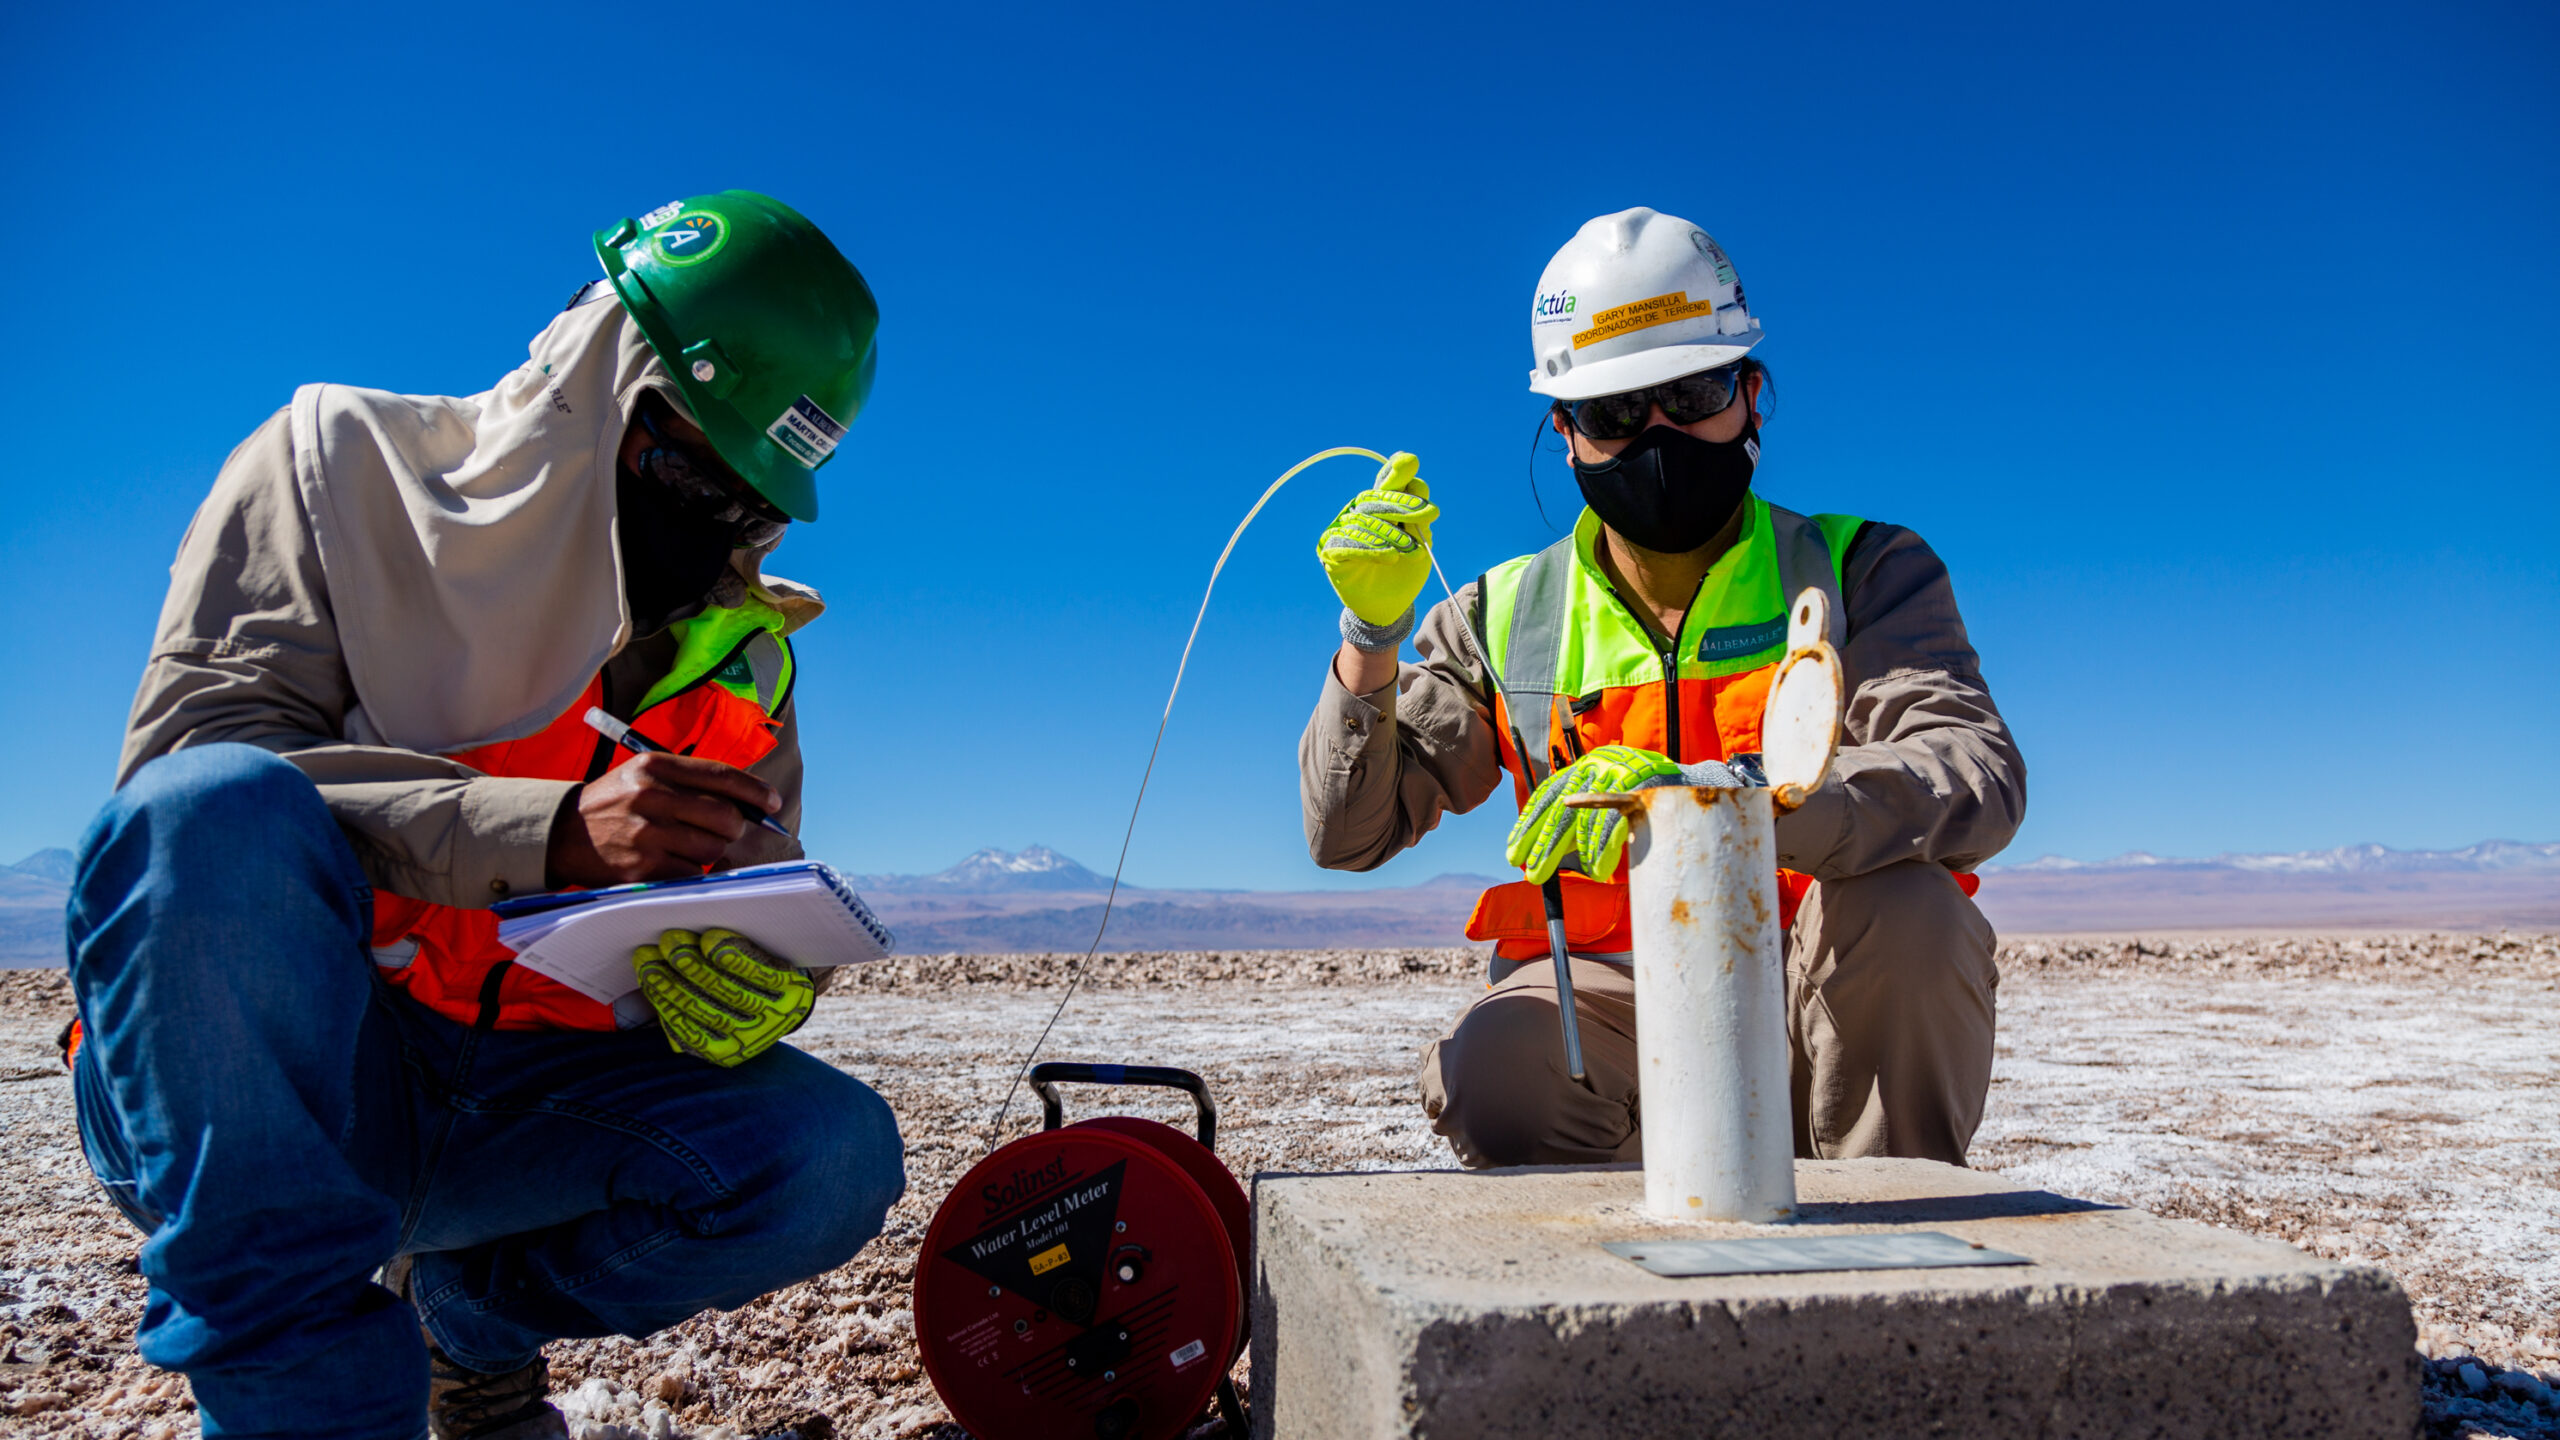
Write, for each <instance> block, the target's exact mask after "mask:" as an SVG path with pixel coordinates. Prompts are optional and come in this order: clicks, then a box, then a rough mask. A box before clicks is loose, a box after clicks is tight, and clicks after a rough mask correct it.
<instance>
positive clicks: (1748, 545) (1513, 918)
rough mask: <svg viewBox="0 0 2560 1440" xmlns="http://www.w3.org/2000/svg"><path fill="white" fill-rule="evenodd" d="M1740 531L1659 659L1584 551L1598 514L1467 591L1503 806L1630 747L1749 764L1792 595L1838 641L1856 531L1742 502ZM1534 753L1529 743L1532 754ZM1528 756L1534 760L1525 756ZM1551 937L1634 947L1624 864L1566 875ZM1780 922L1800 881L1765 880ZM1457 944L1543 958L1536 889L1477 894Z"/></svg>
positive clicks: (1511, 887) (1577, 944) (1782, 648)
mask: <svg viewBox="0 0 2560 1440" xmlns="http://www.w3.org/2000/svg"><path fill="white" fill-rule="evenodd" d="M1745 504H1746V507H1747V508H1746V511H1745V514H1744V516H1743V528H1742V533H1741V535H1740V536H1739V537H1738V538H1736V539H1735V541H1734V543H1733V547H1732V548H1731V549H1729V550H1727V551H1725V553H1724V554H1723V555H1722V556H1721V557H1719V558H1718V559H1717V560H1716V563H1715V564H1714V565H1713V566H1711V567H1709V569H1708V571H1707V576H1706V579H1705V581H1704V582H1703V583H1701V584H1700V585H1699V587H1698V595H1697V598H1696V599H1695V600H1693V601H1691V602H1690V605H1689V613H1688V615H1687V617H1686V618H1685V619H1684V620H1683V621H1682V623H1681V626H1680V635H1679V638H1678V639H1677V640H1675V641H1674V642H1673V643H1672V644H1671V645H1670V646H1669V647H1667V648H1666V647H1664V646H1662V645H1660V644H1658V643H1657V642H1656V641H1655V639H1654V636H1653V632H1652V631H1651V630H1648V629H1647V628H1645V626H1644V625H1643V623H1642V622H1640V621H1638V620H1637V619H1636V617H1635V613H1634V612H1633V611H1631V610H1629V609H1628V608H1627V603H1626V602H1625V601H1624V600H1622V599H1620V598H1619V597H1618V596H1617V594H1616V593H1615V592H1614V591H1612V590H1611V589H1610V588H1609V582H1608V580H1607V578H1606V577H1605V576H1604V575H1602V573H1601V571H1600V567H1599V564H1598V562H1597V561H1596V560H1595V559H1594V558H1593V546H1594V545H1595V544H1596V543H1597V542H1598V540H1599V535H1600V521H1599V517H1597V516H1595V515H1593V514H1592V513H1591V512H1590V511H1589V510H1588V509H1586V510H1584V511H1583V512H1582V518H1581V519H1580V520H1579V521H1577V522H1576V523H1575V525H1574V527H1573V533H1572V534H1571V535H1568V536H1566V537H1565V538H1564V539H1561V540H1558V541H1557V542H1556V543H1555V544H1553V545H1550V546H1548V547H1547V548H1546V549H1544V550H1541V551H1539V552H1538V553H1537V554H1535V555H1524V556H1522V557H1520V558H1519V559H1517V560H1511V561H1507V562H1505V563H1504V564H1502V565H1500V566H1497V567H1496V568H1494V569H1493V570H1490V571H1488V572H1486V574H1485V576H1484V578H1483V579H1482V580H1480V581H1479V582H1477V584H1478V594H1479V599H1478V601H1477V603H1478V605H1479V606H1480V607H1481V608H1480V610H1479V611H1478V615H1477V626H1476V633H1477V634H1479V635H1482V636H1483V637H1484V643H1485V645H1486V647H1487V648H1488V649H1490V650H1492V651H1493V653H1494V656H1495V657H1496V662H1497V663H1498V664H1499V665H1500V667H1501V672H1502V690H1503V693H1504V694H1507V695H1508V696H1509V697H1510V699H1511V700H1512V701H1513V702H1516V703H1517V704H1518V705H1519V706H1520V708H1521V711H1522V712H1523V713H1522V714H1521V715H1520V717H1519V718H1520V721H1521V722H1522V723H1521V734H1522V735H1523V736H1525V737H1526V741H1527V744H1528V745H1529V747H1530V750H1531V752H1532V753H1530V754H1528V755H1526V756H1524V755H1521V754H1520V753H1519V752H1518V750H1517V749H1516V748H1515V746H1514V745H1513V743H1512V734H1513V732H1512V717H1511V715H1510V712H1509V710H1508V709H1507V708H1506V707H1505V706H1504V704H1503V700H1502V696H1501V695H1499V694H1498V695H1496V696H1494V697H1493V702H1494V709H1495V717H1494V718H1495V721H1496V725H1497V729H1498V730H1499V731H1500V739H1499V740H1498V741H1497V744H1498V746H1499V748H1500V753H1501V757H1502V766H1503V768H1504V769H1505V770H1508V771H1509V772H1511V783H1512V789H1513V792H1514V798H1515V799H1516V800H1517V801H1519V802H1520V803H1522V804H1524V805H1525V804H1526V803H1527V801H1528V798H1529V794H1530V792H1531V791H1533V790H1535V789H1536V788H1537V787H1538V784H1539V782H1541V781H1543V780H1545V779H1546V778H1547V776H1548V774H1549V773H1551V772H1552V771H1554V770H1555V769H1557V768H1558V767H1560V766H1563V765H1567V764H1570V763H1572V762H1573V761H1574V760H1576V759H1579V758H1581V757H1582V756H1583V755H1585V754H1588V753H1589V752H1591V751H1592V750H1596V749H1598V748H1599V747H1600V746H1603V745H1632V746H1635V747H1636V748H1638V749H1642V750H1651V751H1654V752H1656V753H1658V754H1663V755H1668V756H1670V757H1671V758H1672V759H1674V760H1677V761H1682V762H1688V761H1696V760H1722V759H1725V758H1727V757H1729V756H1734V755H1746V754H1757V753H1759V750H1760V712H1761V709H1762V708H1763V707H1764V706H1765V705H1766V704H1767V702H1768V698H1769V685H1770V682H1771V681H1772V680H1774V679H1775V678H1776V677H1777V669H1778V662H1779V661H1780V660H1782V659H1784V658H1785V656H1786V648H1787V609H1788V606H1789V604H1790V603H1791V601H1792V600H1793V598H1794V597H1795V596H1796V595H1797V594H1798V593H1799V592H1801V591H1802V590H1804V589H1805V588H1806V587H1808V586H1811V587H1814V588H1816V589H1819V590H1821V591H1822V593H1823V595H1824V597H1825V598H1826V599H1828V600H1829V601H1830V602H1831V631H1832V633H1831V643H1832V644H1833V645H1835V646H1836V645H1842V644H1845V643H1846V642H1847V638H1848V619H1847V617H1848V607H1847V606H1845V605H1843V604H1842V603H1841V598H1840V573H1841V562H1842V560H1843V558H1844V557H1845V556H1846V555H1847V554H1848V552H1849V545H1850V542H1852V541H1853V540H1855V539H1856V538H1857V536H1858V532H1859V531H1860V530H1861V529H1862V528H1864V526H1865V524H1866V522H1865V521H1864V520H1861V519H1859V518H1858V517H1857V516H1854V515H1812V516H1806V515H1798V514H1796V513H1795V512H1793V511H1791V510H1782V509H1780V508H1779V507H1777V506H1775V505H1772V504H1770V503H1769V502H1768V501H1766V500H1763V499H1761V498H1760V497H1759V496H1758V495H1756V494H1754V495H1752V496H1750V497H1749V498H1748V499H1747V500H1746V501H1745ZM1541 742H1543V744H1541ZM1541 752H1543V753H1541ZM1562 878H1563V881H1564V930H1565V940H1566V942H1567V943H1568V944H1570V945H1571V946H1572V948H1573V949H1575V950H1576V951H1580V952H1585V953H1590V954H1603V955H1606V954H1614V953H1622V952H1625V951H1628V950H1631V949H1633V948H1634V939H1633V936H1632V934H1631V933H1630V930H1629V925H1628V908H1627V888H1626V886H1627V871H1626V867H1625V866H1624V865H1621V866H1620V867H1619V869H1618V873H1617V874H1616V875H1615V876H1613V877H1612V878H1611V879H1609V880H1608V881H1606V882H1603V881H1598V880H1593V879H1591V878H1590V877H1589V876H1586V875H1580V874H1575V873H1573V872H1571V871H1567V872H1565V873H1564V875H1563V877H1562ZM1778 880H1779V908H1780V912H1781V921H1780V923H1781V924H1792V923H1793V922H1794V919H1795V911H1796V906H1797V905H1798V904H1799V903H1800V902H1801V901H1802V900H1803V898H1804V895H1805V892H1806V890H1807V889H1808V888H1810V886H1811V885H1812V883H1813V882H1812V880H1811V878H1810V877H1808V876H1804V875H1799V874H1797V873H1795V872H1794V871H1790V870H1781V871H1779V872H1778ZM1467 938H1468V939H1470V940H1492V941H1496V942H1498V943H1497V945H1496V946H1495V949H1496V952H1497V953H1499V954H1500V955H1501V956H1502V957H1503V958H1505V959H1508V960H1525V959H1531V958H1535V957H1538V956H1542V955H1544V954H1546V953H1547V912H1546V906H1545V902H1544V901H1543V900H1542V898H1541V897H1540V895H1539V893H1538V887H1537V886H1536V885H1533V884H1530V883H1529V882H1528V881H1525V880H1521V881H1515V882H1513V883H1511V884H1508V885H1497V886H1494V887H1493V888H1492V889H1490V890H1487V891H1485V892H1484V894H1483V895H1482V896H1481V897H1479V898H1478V899H1477V901H1476V908H1475V913H1474V914H1472V915H1471V916H1469V917H1468V919H1467Z"/></svg>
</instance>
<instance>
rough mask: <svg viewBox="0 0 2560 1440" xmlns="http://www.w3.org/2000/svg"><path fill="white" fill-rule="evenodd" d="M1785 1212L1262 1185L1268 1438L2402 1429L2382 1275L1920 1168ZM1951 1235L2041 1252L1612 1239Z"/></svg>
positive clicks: (2366, 1432)
mask: <svg viewBox="0 0 2560 1440" xmlns="http://www.w3.org/2000/svg"><path fill="white" fill-rule="evenodd" d="M1796 1187H1797V1193H1798V1197H1799V1202H1800V1203H1799V1214H1800V1216H1801V1219H1800V1221H1799V1222H1798V1223H1797V1224H1795V1225H1792V1226H1774V1225H1712V1224H1669V1223H1665V1222H1661V1221H1656V1220H1653V1219H1652V1218H1650V1217H1649V1216H1647V1215H1646V1214H1645V1212H1644V1176H1643V1173H1642V1171H1641V1170H1640V1169H1638V1168H1637V1167H1634V1166H1610V1167H1605V1168H1589V1169H1586V1168H1578V1167H1577V1168H1567V1167H1543V1166H1542V1167H1530V1168H1524V1169H1517V1170H1488V1171H1472V1172H1470V1171H1419V1172H1414V1171H1408V1172H1394V1173H1369V1174H1347V1175H1282V1174H1264V1175H1259V1176H1256V1177H1255V1179H1254V1222H1255V1242H1254V1260H1255V1268H1256V1277H1255V1284H1254V1300H1253V1397H1254V1404H1253V1409H1254V1434H1255V1435H1256V1436H1257V1437H1259V1440H1317V1437H1322V1440H1369V1437H1381V1440H1383V1437H1388V1436H1415V1437H1433V1440H1460V1437H1464V1440H1499V1437H1507V1436H1519V1437H1535V1440H1570V1437H1577V1436H1608V1437H1611V1440H1638V1437H1645V1440H1650V1437H1656V1436H1679V1437H1690V1436H1720V1435H1731V1436H1750V1437H1754V1440H1758V1437H1779V1436H1817V1435H1819V1436H1852V1435H1854V1436H1858V1437H1862V1440H1866V1437H1890V1436H1904V1435H1910V1436H1950V1437H1969V1440H1998V1437H2007V1436H2018V1437H2027V1436H2035V1437H2043V1440H2099V1437H2119V1436H2122V1437H2134V1436H2141V1437H2154V1440H2169V1437H2187V1436H2194V1437H2200V1440H2201V1437H2213V1440H2229V1437H2241V1436H2284V1437H2288V1440H2292V1437H2302V1436H2312V1435H2318V1436H2324V1437H2346V1440H2360V1437H2376V1440H2379V1437H2385V1436H2388V1437H2390V1440H2408V1437H2409V1436H2411V1435H2412V1434H2414V1433H2415V1431H2416V1427H2417V1424H2418V1372H2419V1360H2418V1355H2417V1351H2416V1348H2415V1346H2416V1341H2417V1331H2416V1326H2415V1325H2414V1323H2413V1322H2412V1320H2411V1317H2410V1312H2409V1301H2408V1297H2407V1296H2406V1295H2405V1294H2403V1293H2402V1292H2401V1289H2400V1286H2399V1283H2398V1282H2397V1281H2395V1280H2394V1279H2392V1277H2391V1276H2390V1275H2389V1274H2388V1273H2387V1272H2385V1271H2382V1270H2380V1269H2376V1268H2374V1267H2371V1266H2364V1265H2340V1264H2333V1263H2331V1262H2329V1261H2326V1260H2322V1259H2320V1258H2319V1257H2317V1256H2314V1255H2307V1254H2304V1253H2303V1252H2301V1251H2299V1250H2296V1249H2294V1248H2293V1247H2291V1246H2289V1245H2284V1244H2280V1243H2277V1242H2274V1241H2270V1240H2262V1239H2258V1238H2255V1237H2252V1236H2246V1235H2240V1234H2237V1233H2234V1232H2232V1231H2228V1230H2218V1229H2214V1228H2212V1227H2210V1226H2205V1225H2196V1224H2190V1223H2187V1222H2183V1221H2175V1220H2163V1219H2161V1218H2159V1217H2157V1216H2154V1215H2149V1214H2145V1213H2143V1212H2141V1211H2138V1210H2128V1209H2121V1208H2116V1207H2112V1206H2103V1205H2094V1204H2089V1203H2087V1202H2083V1201H2077V1200H2071V1199H2067V1198H2065V1197H2063V1196H2059V1195H2054V1194H2050V1193H2047V1192H2044V1191H2039V1190H2032V1189H2026V1188H2023V1187H2021V1186H2019V1185H2016V1184H2014V1183H2011V1182H2007V1181H2003V1180H2001V1179H2000V1178H1999V1177H1998V1176H1995V1175H1986V1174H1982V1173H1979V1172H1976V1171H1971V1170H1963V1169H1958V1168H1956V1167H1953V1166H1948V1165H1939V1164H1935V1163H1933V1162H1930V1161H1925V1160H1843V1161H1800V1162H1798V1164H1797V1167H1796ZM1915 1230H1935V1231H1942V1232H1944V1233H1946V1234H1950V1235H1954V1236H1957V1237H1959V1238H1961V1239H1964V1240H1967V1241H1979V1242H1980V1243H1982V1244H1983V1245H1986V1246H1988V1247H1990V1248H1992V1249H1995V1250H2007V1251H2013V1252H2015V1253H2017V1254H2020V1255H2024V1256H2027V1257H2028V1258H2030V1259H2031V1260H2033V1261H2034V1262H2035V1263H2034V1264H2032V1265H2028V1266H2009V1267H1997V1268H1994V1267H1981V1268H1961V1269H1930V1270H1875V1271H1840V1272H1825V1273H1810V1274H1787V1275H1729V1276H1716V1277H1701V1278H1690V1279H1665V1278H1663V1277H1661V1276H1657V1275H1654V1274H1651V1273H1649V1272H1647V1271H1645V1270H1644V1269H1642V1268H1640V1267H1638V1266H1636V1265H1634V1264H1631V1263H1629V1262H1628V1261H1626V1260H1622V1259H1620V1258H1618V1257H1617V1256H1615V1255H1612V1254H1610V1253H1608V1252H1607V1251H1604V1250H1602V1249H1601V1248H1600V1246H1601V1244H1602V1243H1603V1242H1606V1241H1614V1240H1649V1239H1663V1238H1675V1237H1676V1238H1690V1239H1714V1238H1728V1237H1730V1238H1741V1237H1749V1236H1780V1235H1788V1234H1814V1233H1819V1234H1854V1233H1864V1232H1889V1231H1915Z"/></svg>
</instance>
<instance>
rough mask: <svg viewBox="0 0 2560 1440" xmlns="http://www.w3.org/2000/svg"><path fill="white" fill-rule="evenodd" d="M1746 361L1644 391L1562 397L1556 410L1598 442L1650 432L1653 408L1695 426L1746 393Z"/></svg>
mask: <svg viewBox="0 0 2560 1440" xmlns="http://www.w3.org/2000/svg"><path fill="white" fill-rule="evenodd" d="M1742 374H1743V362H1742V361H1739V360H1736V361H1735V362H1733V363H1732V364H1730V365H1724V366H1719V367H1718V368H1716V369H1713V370H1701V371H1699V372H1698V373H1697V374H1695V375H1683V376H1681V377H1680V378H1679V379H1677V380H1666V381H1664V382H1662V383H1661V384H1659V385H1648V386H1646V387H1645V388H1643V389H1642V390H1621V391H1619V392H1618V393H1617V394H1615V395H1594V396H1592V397H1591V398H1590V399H1588V400H1559V401H1557V402H1556V408H1557V409H1558V410H1561V411H1563V412H1564V413H1565V417H1566V418H1567V419H1569V420H1571V421H1572V422H1573V428H1574V429H1576V430H1579V431H1581V432H1582V433H1583V434H1585V435H1587V436H1589V437H1591V438H1592V439H1594V440H1632V439H1634V438H1635V437H1636V436H1638V435H1641V434H1643V433H1644V422H1645V419H1646V417H1648V416H1650V415H1651V414H1652V413H1653V407H1654V406H1655V405H1657V404H1658V405H1660V406H1661V407H1662V417H1663V418H1664V419H1666V420H1668V421H1670V422H1671V423H1672V424H1674V425H1695V424H1697V423H1698V422H1699V421H1701V420H1704V419H1706V418H1707V417H1708V416H1710V415H1720V414H1722V413H1724V410H1725V408H1726V407H1727V406H1730V405H1731V404H1733V397H1734V396H1736V395H1738V394H1740V393H1742Z"/></svg>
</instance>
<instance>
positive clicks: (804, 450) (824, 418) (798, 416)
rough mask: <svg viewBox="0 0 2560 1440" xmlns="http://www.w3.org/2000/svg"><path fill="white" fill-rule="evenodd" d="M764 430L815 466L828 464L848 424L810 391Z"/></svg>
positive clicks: (794, 456) (796, 457) (789, 451)
mask: <svg viewBox="0 0 2560 1440" xmlns="http://www.w3.org/2000/svg"><path fill="white" fill-rule="evenodd" d="M764 433H765V434H767V435H769V436H771V437H772V439H773V443H774V444H776V445H779V446H781V447H782V449H783V452H784V453H785V454H788V455H789V456H790V457H791V458H792V459H794V460H797V461H799V462H800V463H801V464H803V465H806V466H807V467H809V468H810V469H812V470H815V469H817V468H818V467H819V466H821V465H824V464H826V463H827V460H828V458H829V457H830V456H832V455H834V454H835V453H836V442H838V441H840V440H842V439H844V427H843V426H842V425H839V424H837V423H836V417H834V416H833V415H830V414H828V413H827V412H826V411H825V410H824V409H821V408H820V407H819V405H818V402H817V401H815V400H812V399H810V398H809V397H808V396H806V395H803V396H801V397H800V398H799V399H797V400H794V401H792V402H791V408H790V409H788V410H785V411H783V412H782V415H781V418H779V419H777V420H775V421H774V422H773V423H772V424H770V425H767V426H766V427H764Z"/></svg>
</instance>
